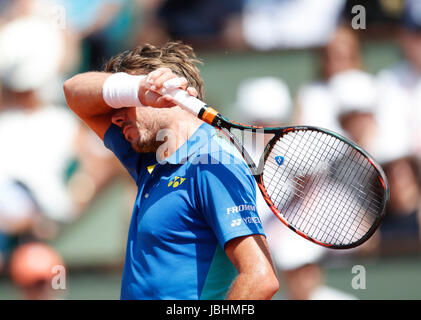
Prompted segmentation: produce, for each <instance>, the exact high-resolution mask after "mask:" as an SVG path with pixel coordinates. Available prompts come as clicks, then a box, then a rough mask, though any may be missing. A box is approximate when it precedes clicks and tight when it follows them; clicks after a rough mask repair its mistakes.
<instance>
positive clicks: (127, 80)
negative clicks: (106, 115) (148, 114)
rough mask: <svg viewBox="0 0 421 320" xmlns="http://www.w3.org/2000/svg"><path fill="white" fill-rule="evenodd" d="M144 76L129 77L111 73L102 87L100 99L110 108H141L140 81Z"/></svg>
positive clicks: (122, 73)
mask: <svg viewBox="0 0 421 320" xmlns="http://www.w3.org/2000/svg"><path fill="white" fill-rule="evenodd" d="M145 77H146V76H144V75H130V74H127V73H124V72H118V73H113V74H112V75H111V76H109V77H108V78H107V80H105V82H104V85H103V86H102V97H103V98H104V101H105V102H106V103H107V104H108V105H109V106H110V107H112V108H116V109H119V108H124V107H142V106H143V104H142V103H141V102H140V101H139V96H138V94H139V86H140V81H141V80H142V79H143V78H145Z"/></svg>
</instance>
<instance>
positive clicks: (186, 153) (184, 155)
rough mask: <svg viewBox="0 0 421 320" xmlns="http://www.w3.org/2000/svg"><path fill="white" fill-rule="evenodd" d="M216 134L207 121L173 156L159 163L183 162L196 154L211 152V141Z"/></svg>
mask: <svg viewBox="0 0 421 320" xmlns="http://www.w3.org/2000/svg"><path fill="white" fill-rule="evenodd" d="M215 135H216V130H215V129H214V128H213V127H212V126H210V125H208V124H207V123H204V124H202V125H201V126H200V127H199V128H198V129H197V130H196V131H195V132H194V133H193V135H192V136H191V137H190V138H189V139H188V140H187V141H186V142H184V143H183V144H182V145H181V147H180V148H178V149H177V150H176V151H175V152H174V153H173V154H172V155H171V156H169V157H168V158H165V159H164V160H162V161H159V162H158V163H159V164H161V165H162V164H166V163H169V164H183V163H186V162H187V161H188V160H189V159H190V158H191V156H193V155H194V154H198V155H200V154H204V153H209V141H210V140H211V139H212V138H213V137H214V136H215Z"/></svg>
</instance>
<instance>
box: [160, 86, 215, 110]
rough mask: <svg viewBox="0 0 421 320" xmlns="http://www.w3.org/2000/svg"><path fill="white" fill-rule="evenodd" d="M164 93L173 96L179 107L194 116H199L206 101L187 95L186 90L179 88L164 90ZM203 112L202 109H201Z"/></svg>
mask: <svg viewBox="0 0 421 320" xmlns="http://www.w3.org/2000/svg"><path fill="white" fill-rule="evenodd" d="M165 94H169V95H170V96H171V97H173V99H174V101H175V102H176V103H177V105H179V106H180V107H182V108H184V109H185V110H187V111H190V112H191V113H193V114H194V115H195V116H196V117H198V116H199V114H200V113H201V111H202V109H204V108H206V107H207V106H206V103H204V102H203V101H200V100H199V99H197V98H195V97H193V96H191V95H189V94H188V93H187V91H185V90H181V89H172V90H168V89H167V90H166V92H165ZM202 112H203V111H202Z"/></svg>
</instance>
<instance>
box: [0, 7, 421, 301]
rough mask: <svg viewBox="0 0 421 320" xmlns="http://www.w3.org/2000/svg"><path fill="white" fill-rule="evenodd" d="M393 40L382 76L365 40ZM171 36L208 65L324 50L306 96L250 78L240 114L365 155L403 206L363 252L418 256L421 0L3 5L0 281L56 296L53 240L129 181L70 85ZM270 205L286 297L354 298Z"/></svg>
mask: <svg viewBox="0 0 421 320" xmlns="http://www.w3.org/2000/svg"><path fill="white" fill-rule="evenodd" d="M361 7H362V8H363V9H364V11H361ZM355 9H359V10H355ZM361 12H363V13H364V15H363V16H357V15H358V14H361ZM356 18H358V19H356ZM361 19H363V20H361ZM383 38H386V39H389V40H392V41H394V42H396V44H397V45H398V46H399V48H400V51H401V61H399V62H398V63H396V64H395V65H391V66H388V67H387V68H385V69H384V70H381V71H380V72H379V73H378V74H371V73H369V72H368V71H366V70H365V67H364V65H365V64H364V61H363V60H364V59H363V53H362V49H361V43H362V41H367V40H368V41H370V40H377V39H383ZM169 39H173V40H181V41H184V42H186V43H188V44H191V45H192V46H193V47H194V48H195V50H196V51H198V55H199V57H200V51H212V50H214V51H224V52H226V51H238V52H251V51H282V50H311V51H312V52H315V53H316V54H317V55H318V60H317V67H318V70H319V74H318V77H317V78H316V79H312V80H311V81H310V79H309V82H307V83H302V84H301V86H300V88H299V89H298V91H297V92H291V90H290V89H289V87H288V79H282V78H280V77H262V78H250V79H244V82H243V83H241V84H240V85H239V87H238V91H237V102H236V104H235V108H236V112H237V114H238V115H241V116H242V117H243V119H241V120H243V121H245V122H253V123H257V124H260V125H268V126H273V125H285V124H303V125H315V126H321V127H324V128H328V129H331V130H334V131H336V132H339V133H341V134H343V135H344V136H347V137H348V138H350V139H351V140H353V141H355V142H356V143H358V144H359V145H361V146H362V147H364V148H365V149H366V150H367V151H368V152H369V153H370V154H371V155H372V156H374V158H375V159H376V160H377V161H378V162H379V163H380V164H381V165H382V166H383V168H384V171H385V173H386V175H387V177H388V180H389V183H390V191H391V198H390V203H389V205H388V207H387V212H386V216H385V219H384V221H383V222H382V224H381V226H380V228H379V230H378V232H376V233H375V235H374V236H373V238H372V239H370V240H369V241H368V242H367V243H366V244H365V245H364V246H362V247H361V248H359V249H358V250H355V251H352V254H357V255H358V254H371V255H373V254H374V255H379V254H402V253H408V252H411V253H418V251H419V249H420V243H421V242H420V216H419V215H420V194H421V189H420V167H419V166H420V159H421V3H420V1H417V0H396V1H380V0H370V1H368V0H367V1H356V0H355V1H354V0H318V1H314V0H230V1H220V0H92V1H82V0H0V150H2V153H1V160H0V277H1V276H5V275H6V276H10V277H11V278H12V279H13V281H14V283H16V285H17V286H18V287H19V288H21V289H22V292H23V294H24V295H25V297H29V298H34V297H35V298H49V297H50V296H49V294H50V292H47V293H45V290H44V289H45V282H46V281H47V282H48V281H50V280H51V278H52V276H53V275H52V274H51V272H50V271H49V270H51V266H52V265H57V264H62V265H65V261H63V259H62V258H61V257H60V255H59V253H58V252H56V251H55V250H54V249H53V248H52V247H50V246H49V245H47V243H48V242H49V241H50V240H52V239H54V238H55V237H57V235H58V234H59V233H60V230H61V228H62V226H63V225H67V224H71V223H73V222H74V221H76V220H77V219H78V218H79V217H80V216H81V215H82V214H83V213H84V212H85V211H86V209H87V208H88V207H89V206H90V204H91V203H92V202H93V201H94V200H95V198H96V196H97V195H98V194H100V193H101V192H102V191H103V190H104V188H106V187H107V186H108V185H109V184H110V183H112V182H113V181H114V179H116V178H120V177H124V178H125V173H124V172H123V171H122V170H121V167H120V166H119V165H118V163H117V162H116V160H115V159H114V157H113V156H112V155H111V154H110V153H109V152H108V151H106V149H105V148H103V147H102V143H101V141H100V140H99V139H98V138H97V137H96V136H94V134H92V133H91V132H90V131H89V130H88V129H87V127H86V126H85V125H84V124H83V123H81V122H79V120H77V119H76V118H75V117H74V116H73V115H72V114H70V113H69V111H68V110H67V108H66V107H65V102H64V98H63V93H62V83H63V81H64V80H65V79H66V78H68V77H70V76H71V75H73V74H75V73H78V72H83V71H88V70H101V68H102V65H103V63H104V62H105V61H106V60H107V59H108V58H109V57H111V56H112V55H114V54H116V53H118V52H121V51H123V50H125V49H128V48H132V47H134V46H136V45H137V44H141V43H152V44H160V43H163V42H165V41H167V40H169ZM208 99H209V97H208ZM259 201H260V203H261V204H260V208H261V209H260V210H261V211H262V213H261V214H262V217H263V220H264V221H265V224H266V227H265V228H266V232H267V234H268V238H269V242H270V244H271V243H272V244H271V250H272V253H273V256H274V260H275V263H276V266H277V268H278V269H279V272H280V275H282V278H283V279H284V283H285V288H286V291H285V295H284V296H283V297H281V298H285V299H332V298H333V299H335V298H336V299H353V298H354V297H352V296H349V295H346V294H345V293H342V292H338V291H335V290H334V289H332V288H328V287H327V286H325V285H324V284H323V281H324V280H323V269H322V268H321V267H320V265H319V263H320V261H322V258H323V257H324V256H326V255H327V253H326V252H325V250H323V248H319V247H316V246H315V245H313V244H310V245H308V244H306V245H304V244H302V243H301V242H300V241H301V239H296V238H295V235H293V234H292V232H288V231H286V233H282V232H281V233H279V232H278V231H277V230H279V229H278V226H277V225H276V224H278V223H279V222H278V221H275V220H274V219H272V218H271V214H270V213H265V212H266V211H267V210H266V205H265V204H264V202H263V201H262V199H259ZM275 226H276V227H275ZM285 230H286V228H285ZM298 248H300V249H298ZM29 257H30V258H31V259H32V260H28V259H30V258H29ZM45 257H49V258H45ZM28 261H29V262H28ZM42 261H44V262H45V261H48V262H50V263H42ZM46 270H47V271H46ZM34 292H38V294H35V295H34Z"/></svg>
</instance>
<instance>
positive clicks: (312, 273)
mask: <svg viewBox="0 0 421 320" xmlns="http://www.w3.org/2000/svg"><path fill="white" fill-rule="evenodd" d="M265 231H266V233H267V234H268V235H269V236H268V244H269V248H270V250H271V254H272V257H273V260H274V264H275V266H276V268H277V270H278V273H279V277H280V281H281V282H282V284H283V292H282V294H281V295H278V296H276V297H275V298H278V299H282V300H284V299H286V300H355V299H356V297H354V296H352V295H350V294H348V293H345V292H342V291H340V290H338V289H335V288H331V287H329V286H327V285H326V284H325V279H324V270H323V267H322V264H321V263H322V260H323V258H324V256H325V255H326V252H327V251H328V249H326V248H323V247H322V246H319V245H316V244H314V243H311V242H309V241H308V240H305V239H303V238H302V237H300V236H299V235H297V234H295V233H294V232H291V231H290V230H288V229H286V228H284V229H281V228H279V227H278V226H276V225H273V226H272V228H271V227H269V228H267V229H265Z"/></svg>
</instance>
